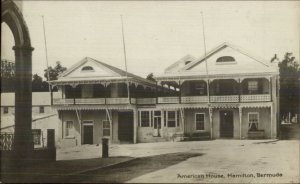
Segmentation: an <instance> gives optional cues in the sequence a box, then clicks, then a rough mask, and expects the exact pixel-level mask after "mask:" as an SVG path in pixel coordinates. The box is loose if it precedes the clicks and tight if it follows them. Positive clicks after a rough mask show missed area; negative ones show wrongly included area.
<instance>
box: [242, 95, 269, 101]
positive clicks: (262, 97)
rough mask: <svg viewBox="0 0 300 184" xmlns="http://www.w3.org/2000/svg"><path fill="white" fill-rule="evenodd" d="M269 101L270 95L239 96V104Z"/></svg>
mask: <svg viewBox="0 0 300 184" xmlns="http://www.w3.org/2000/svg"><path fill="white" fill-rule="evenodd" d="M270 100H271V95H270V94H263V95H241V102H264V101H270Z"/></svg>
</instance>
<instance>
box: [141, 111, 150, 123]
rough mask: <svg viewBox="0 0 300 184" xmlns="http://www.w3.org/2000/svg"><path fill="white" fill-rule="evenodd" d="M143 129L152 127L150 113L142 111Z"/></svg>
mask: <svg viewBox="0 0 300 184" xmlns="http://www.w3.org/2000/svg"><path fill="white" fill-rule="evenodd" d="M140 113H141V122H140V124H141V127H150V111H141V112H140Z"/></svg>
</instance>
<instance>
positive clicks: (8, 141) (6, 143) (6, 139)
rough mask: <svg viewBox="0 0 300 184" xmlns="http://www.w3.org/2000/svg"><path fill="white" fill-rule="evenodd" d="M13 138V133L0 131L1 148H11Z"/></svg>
mask: <svg viewBox="0 0 300 184" xmlns="http://www.w3.org/2000/svg"><path fill="white" fill-rule="evenodd" d="M13 140H14V134H13V133H0V150H11V149H12V145H13Z"/></svg>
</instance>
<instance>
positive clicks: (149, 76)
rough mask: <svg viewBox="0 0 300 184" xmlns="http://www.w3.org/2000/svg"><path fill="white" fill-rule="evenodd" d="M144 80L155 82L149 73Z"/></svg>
mask: <svg viewBox="0 0 300 184" xmlns="http://www.w3.org/2000/svg"><path fill="white" fill-rule="evenodd" d="M146 79H147V80H150V81H154V82H156V80H155V79H154V77H153V73H149V74H148V75H147V77H146Z"/></svg>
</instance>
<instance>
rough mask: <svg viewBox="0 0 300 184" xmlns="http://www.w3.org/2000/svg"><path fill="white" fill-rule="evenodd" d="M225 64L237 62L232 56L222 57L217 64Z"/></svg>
mask: <svg viewBox="0 0 300 184" xmlns="http://www.w3.org/2000/svg"><path fill="white" fill-rule="evenodd" d="M223 62H235V59H234V57H232V56H222V57H219V58H218V59H217V63H223Z"/></svg>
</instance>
